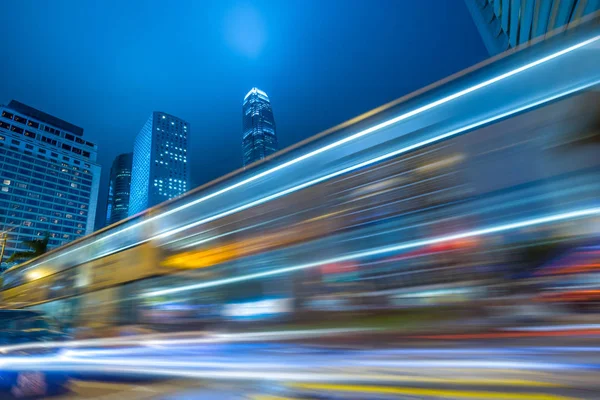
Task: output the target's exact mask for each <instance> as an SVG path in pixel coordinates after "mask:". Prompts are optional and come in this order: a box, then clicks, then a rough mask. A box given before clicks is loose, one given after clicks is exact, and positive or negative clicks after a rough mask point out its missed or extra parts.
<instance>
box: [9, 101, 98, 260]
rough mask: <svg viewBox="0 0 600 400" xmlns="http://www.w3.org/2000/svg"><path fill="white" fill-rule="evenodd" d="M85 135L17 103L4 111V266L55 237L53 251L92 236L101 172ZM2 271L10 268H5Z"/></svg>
mask: <svg viewBox="0 0 600 400" xmlns="http://www.w3.org/2000/svg"><path fill="white" fill-rule="evenodd" d="M96 155H97V146H96V145H95V144H94V143H91V142H89V141H87V140H84V139H83V129H82V128H80V127H78V126H75V125H73V124H70V123H68V122H66V121H63V120H61V119H59V118H56V117H54V116H52V115H49V114H46V113H44V112H42V111H39V110H36V109H35V108H32V107H29V106H27V105H25V104H22V103H20V102H18V101H15V100H12V101H11V102H10V103H9V105H8V106H0V231H2V232H7V233H8V234H7V241H6V248H5V253H4V260H6V259H8V257H10V255H11V254H12V253H14V252H16V251H23V250H29V249H28V248H27V247H26V246H24V245H23V243H22V242H23V241H24V240H32V239H36V238H40V237H42V236H43V235H44V234H45V233H46V232H48V233H49V235H50V240H49V242H48V245H49V247H50V248H54V247H58V246H60V245H63V244H65V243H67V242H70V241H72V240H74V239H77V238H79V237H82V236H84V235H86V234H89V233H92V232H93V230H94V219H95V215H96V204H97V199H98V188H99V182H100V166H99V165H98V164H96ZM3 267H7V265H6V264H5V263H4V264H3Z"/></svg>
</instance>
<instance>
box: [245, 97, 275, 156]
mask: <svg viewBox="0 0 600 400" xmlns="http://www.w3.org/2000/svg"><path fill="white" fill-rule="evenodd" d="M242 135H243V136H242V151H243V162H244V166H246V165H249V164H252V163H253V162H255V161H258V160H262V159H263V158H265V157H267V156H269V155H271V154H273V153H275V152H276V151H277V148H278V146H277V135H276V133H275V118H274V117H273V109H272V108H271V101H270V100H269V96H267V94H266V93H265V92H263V91H262V90H259V89H257V88H252V89H251V90H250V91H249V92H248V94H246V97H244V104H243V106H242Z"/></svg>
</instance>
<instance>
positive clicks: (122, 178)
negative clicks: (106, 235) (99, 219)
mask: <svg viewBox="0 0 600 400" xmlns="http://www.w3.org/2000/svg"><path fill="white" fill-rule="evenodd" d="M132 161H133V153H125V154H119V155H118V156H117V157H116V158H115V159H114V161H113V163H112V167H111V169H110V181H109V183H108V199H107V201H106V225H111V224H114V223H115V222H118V221H120V220H122V219H125V218H127V215H128V212H129V191H130V187H131V164H132Z"/></svg>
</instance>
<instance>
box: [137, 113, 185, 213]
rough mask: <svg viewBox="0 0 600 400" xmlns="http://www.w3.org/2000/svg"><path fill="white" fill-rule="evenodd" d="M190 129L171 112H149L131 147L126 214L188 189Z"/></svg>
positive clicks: (141, 209) (140, 210)
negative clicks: (129, 185) (129, 182)
mask: <svg viewBox="0 0 600 400" xmlns="http://www.w3.org/2000/svg"><path fill="white" fill-rule="evenodd" d="M189 131H190V125H189V124H188V123H187V122H185V121H184V120H182V119H180V118H177V117H174V116H173V115H169V114H167V113H164V112H159V111H155V112H153V113H152V114H151V115H150V118H148V120H147V121H146V123H145V124H144V127H143V128H142V130H141V131H140V133H138V135H137V137H136V139H135V144H134V147H133V164H132V168H131V191H130V193H131V195H130V196H129V215H135V214H137V213H139V212H142V211H144V210H145V209H147V208H149V207H152V206H155V205H157V204H160V203H162V202H163V201H166V200H169V199H172V198H174V197H177V196H179V195H181V194H183V193H185V192H187V191H188V190H189V187H190V179H189V177H190V170H189V168H188V165H187V148H188V134H189Z"/></svg>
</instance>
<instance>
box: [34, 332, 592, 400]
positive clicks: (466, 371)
mask: <svg viewBox="0 0 600 400" xmlns="http://www.w3.org/2000/svg"><path fill="white" fill-rule="evenodd" d="M328 343H330V341H329V342H328ZM24 368H29V369H30V370H33V369H35V368H38V369H39V368H41V364H39V363H38V364H37V365H36V366H35V367H34V366H29V367H24ZM44 368H68V369H71V370H73V371H77V379H75V380H73V381H72V382H71V384H70V389H71V391H70V392H69V393H65V394H63V395H60V396H57V397H55V398H56V399H173V400H175V399H219V400H226V399H241V398H245V399H255V400H282V399H325V398H326V399H391V398H394V399H399V398H400V399H403V398H404V399H436V398H450V399H513V400H538V399H540V400H541V399H544V400H546V399H547V400H567V399H597V398H600V378H599V377H600V373H599V372H600V336H582V337H570V336H559V337H546V336H544V337H538V338H535V337H526V338H499V339H491V338H485V339H473V338H465V339H464V340H460V339H453V340H433V339H427V340H425V339H422V340H417V339H414V340H412V341H407V342H405V344H404V345H403V346H398V345H394V346H393V347H392V346H390V347H385V346H381V345H380V346H378V347H377V348H373V347H372V346H367V345H365V344H364V343H362V344H360V343H357V344H356V345H354V346H349V345H347V344H345V345H344V346H343V347H339V346H338V347H334V346H332V345H329V344H328V345H326V346H325V345H322V344H307V343H304V344H298V343H289V342H264V341H259V342H252V343H187V344H181V345H177V344H172V343H167V344H165V343H146V344H145V345H141V346H134V347H132V346H129V347H124V346H119V347H116V348H98V347H96V348H94V349H84V348H78V349H73V350H72V351H70V352H69V353H68V354H66V355H63V356H62V357H61V359H60V360H54V361H52V362H51V361H49V360H48V361H47V365H46V366H44Z"/></svg>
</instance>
